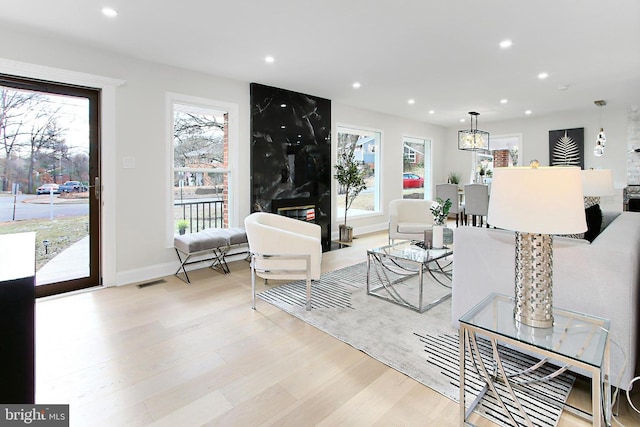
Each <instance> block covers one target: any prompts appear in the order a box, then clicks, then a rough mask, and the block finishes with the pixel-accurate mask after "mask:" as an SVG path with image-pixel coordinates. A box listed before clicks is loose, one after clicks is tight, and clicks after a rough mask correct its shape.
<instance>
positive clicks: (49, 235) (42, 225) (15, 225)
mask: <svg viewBox="0 0 640 427" xmlns="http://www.w3.org/2000/svg"><path fill="white" fill-rule="evenodd" d="M88 224H89V218H88V217H87V216H76V217H67V218H57V219H54V220H50V219H30V220H22V221H9V222H1V223H0V234H11V233H24V232H28V231H35V232H36V271H38V270H40V268H41V267H42V266H43V265H45V264H46V263H47V262H49V260H50V259H52V258H53V257H55V256H56V255H57V254H59V253H60V252H62V251H63V250H65V249H66V248H68V247H69V246H71V245H72V244H74V243H75V242H77V241H78V240H80V239H82V238H83V237H85V236H88V235H89V231H88ZM44 240H49V242H50V243H49V248H48V251H47V252H48V253H45V248H44V245H43V244H42V242H43V241H44Z"/></svg>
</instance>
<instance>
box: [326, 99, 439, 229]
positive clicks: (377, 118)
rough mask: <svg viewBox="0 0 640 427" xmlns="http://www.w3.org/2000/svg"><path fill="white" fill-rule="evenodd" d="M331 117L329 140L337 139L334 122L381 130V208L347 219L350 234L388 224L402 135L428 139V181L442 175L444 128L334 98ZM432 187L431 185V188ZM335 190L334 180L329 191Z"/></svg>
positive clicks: (396, 193) (397, 187) (397, 188)
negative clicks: (429, 152) (361, 107)
mask: <svg viewBox="0 0 640 427" xmlns="http://www.w3.org/2000/svg"><path fill="white" fill-rule="evenodd" d="M331 111H332V113H331V114H332V120H333V141H334V143H335V141H337V137H336V129H335V124H336V123H340V124H346V125H358V126H365V127H367V128H372V129H377V130H381V131H382V142H381V148H380V150H381V153H380V158H381V159H382V165H381V168H382V170H381V171H379V173H380V174H381V176H382V180H381V189H380V192H381V194H380V208H381V212H380V213H378V214H372V215H368V216H365V217H359V218H354V219H349V220H348V224H349V225H350V226H352V227H353V228H354V234H356V235H358V234H362V233H367V232H372V231H377V230H385V229H387V227H388V224H387V222H388V220H389V212H388V206H389V202H390V201H391V200H393V199H401V198H402V172H403V163H402V159H403V144H402V137H403V136H412V137H417V138H424V139H428V140H431V147H432V148H431V149H432V156H431V157H432V165H431V166H432V167H431V170H432V171H433V172H432V182H436V180H437V178H438V177H441V176H443V175H446V173H447V172H446V171H447V169H445V167H444V164H445V161H444V160H445V156H446V146H445V128H443V127H441V126H434V125H429V124H426V123H422V122H417V121H414V120H408V119H404V118H402V117H398V116H391V115H388V114H382V113H376V112H372V111H367V110H362V109H359V108H354V107H351V106H348V105H344V104H340V103H337V102H333V103H332V107H331ZM333 155H334V161H333V163H334V164H335V162H336V158H335V156H336V150H335V149H334V150H333ZM434 191H435V188H432V192H434ZM335 193H336V188H335V182H334V187H333V194H335ZM336 210H337V204H336V202H335V200H334V203H333V217H334V218H336ZM341 222H342V219H341V218H338V219H335V220H334V221H333V229H334V232H335V234H334V237H336V236H337V230H338V224H340V223H341Z"/></svg>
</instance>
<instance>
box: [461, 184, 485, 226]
mask: <svg viewBox="0 0 640 427" xmlns="http://www.w3.org/2000/svg"><path fill="white" fill-rule="evenodd" d="M464 202H465V203H464V223H465V224H468V216H469V215H471V223H472V225H473V226H474V227H475V226H476V218H477V217H480V227H482V223H483V218H484V217H485V216H487V214H488V212H489V186H487V185H484V184H467V185H465V186H464ZM488 227H489V223H487V228H488Z"/></svg>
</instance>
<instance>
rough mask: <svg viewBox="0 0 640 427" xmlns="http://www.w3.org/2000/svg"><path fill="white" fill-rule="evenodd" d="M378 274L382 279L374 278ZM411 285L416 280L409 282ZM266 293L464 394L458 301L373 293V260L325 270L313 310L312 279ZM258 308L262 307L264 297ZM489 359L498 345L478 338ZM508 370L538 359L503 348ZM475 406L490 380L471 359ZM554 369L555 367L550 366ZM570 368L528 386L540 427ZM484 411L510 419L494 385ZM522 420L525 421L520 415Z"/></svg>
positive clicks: (388, 360) (551, 422)
mask: <svg viewBox="0 0 640 427" xmlns="http://www.w3.org/2000/svg"><path fill="white" fill-rule="evenodd" d="M372 280H376V279H375V278H372ZM406 286H407V287H410V286H411V282H410V281H408V282H407V283H406ZM425 293H426V297H427V299H428V298H433V299H437V298H438V297H440V296H442V293H443V289H442V287H439V286H437V285H435V284H433V283H431V284H429V283H427V284H426V285H425ZM258 297H259V298H260V299H262V300H264V301H266V302H268V303H270V304H272V305H274V306H276V307H278V308H280V309H282V310H283V311H285V312H287V313H290V314H292V315H293V316H295V317H298V318H300V319H302V320H303V321H305V322H307V323H309V324H311V325H313V326H315V327H317V328H319V329H320V330H322V331H324V332H326V333H328V334H330V335H332V336H334V337H336V338H338V339H340V340H341V341H343V342H345V343H347V344H349V345H351V346H353V347H355V348H357V349H359V350H361V351H363V352H365V353H367V354H368V355H370V356H371V357H373V358H375V359H377V360H379V361H381V362H382V363H385V364H386V365H388V366H390V367H391V368H394V369H396V370H398V371H400V372H402V373H404V374H406V375H408V376H410V377H411V378H414V379H415V380H417V381H419V382H421V383H422V384H424V385H425V386H427V387H430V388H432V389H434V390H435V391H437V392H439V393H441V394H443V395H444V396H446V397H448V398H450V399H452V400H454V401H458V400H459V388H458V387H459V364H458V360H459V347H458V345H459V344H458V331H457V329H454V328H453V327H452V326H451V319H450V317H451V314H450V313H451V312H450V301H445V302H443V303H442V304H439V305H437V306H435V307H433V308H432V309H430V310H428V311H426V312H425V313H423V314H419V313H417V312H415V311H412V310H409V309H407V308H404V307H401V306H399V305H396V304H392V303H390V302H387V301H384V300H381V299H379V298H375V297H372V296H368V295H367V294H366V263H361V264H357V265H354V266H351V267H347V268H344V269H340V270H336V271H333V272H329V273H325V274H323V275H322V277H321V278H320V280H319V281H315V282H313V285H312V307H313V308H312V310H311V311H306V310H305V283H304V281H296V282H292V283H286V284H283V285H280V286H277V285H274V286H273V288H271V289H269V290H267V291H264V292H262V293H260V294H258ZM257 308H258V310H259V309H260V306H259V304H258V307H257ZM478 344H479V347H480V349H481V350H480V351H481V352H482V353H483V359H485V360H487V361H488V360H489V358H490V357H491V355H492V351H491V347H490V344H489V343H488V342H486V341H483V340H479V341H478ZM500 352H501V355H502V358H503V362H504V363H505V369H506V370H507V372H513V371H515V370H518V369H522V368H523V367H526V366H530V365H532V364H533V363H534V360H533V359H532V358H530V357H528V356H526V355H523V354H521V353H519V352H517V351H515V350H512V349H509V348H501V349H500ZM466 366H467V371H465V372H467V373H466V374H465V376H466V379H467V405H468V404H469V402H470V401H471V400H472V399H471V398H470V396H471V395H475V394H477V393H478V391H479V390H480V389H481V388H482V386H483V383H482V380H481V379H480V378H479V377H478V375H477V374H476V373H475V372H474V371H473V368H472V365H471V363H470V360H468V361H467V365H466ZM545 369H548V370H549V372H550V371H551V370H552V369H553V367H546V368H545ZM574 379H575V376H574V374H572V373H564V374H562V375H561V376H559V377H557V378H555V379H554V380H552V381H550V382H547V383H544V384H540V383H538V384H534V385H531V386H527V387H529V390H527V391H526V393H521V392H517V393H520V394H519V397H520V398H521V399H519V400H521V403H522V402H524V403H523V406H525V410H526V412H527V415H528V416H529V418H530V419H531V421H532V422H533V423H534V425H536V426H540V427H543V426H545V427H546V426H555V425H557V422H558V419H559V417H560V414H561V411H562V403H563V402H565V400H566V398H567V396H568V394H569V392H570V391H571V387H572V384H573V381H574ZM497 388H498V392H499V394H500V395H501V397H503V400H504V401H505V403H507V404H508V406H511V407H512V408H513V403H512V402H511V401H510V400H511V399H510V398H509V396H508V393H507V391H506V389H505V388H504V387H502V386H498V387H497ZM476 411H477V412H479V413H481V414H482V415H484V416H486V417H488V418H489V419H491V420H492V421H494V422H496V423H497V424H500V425H505V426H507V425H510V423H509V420H508V418H507V417H506V416H504V415H503V414H502V412H501V408H500V407H499V405H498V403H497V400H496V399H495V397H494V396H492V394H491V392H488V393H487V394H486V395H485V397H484V399H483V400H482V402H481V404H480V405H479V406H478V408H477V409H476ZM516 420H517V421H518V422H519V423H524V421H523V419H522V418H521V417H519V416H517V417H516Z"/></svg>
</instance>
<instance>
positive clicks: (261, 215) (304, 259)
mask: <svg viewBox="0 0 640 427" xmlns="http://www.w3.org/2000/svg"><path fill="white" fill-rule="evenodd" d="M244 226H245V229H246V232H247V240H248V242H249V253H250V256H251V295H252V296H251V308H252V309H254V310H255V308H256V283H255V280H256V275H257V276H259V277H261V278H263V279H265V281H266V280H267V279H278V280H301V279H304V280H306V282H307V283H306V284H307V301H306V304H307V310H311V281H312V280H318V279H319V278H320V273H321V262H322V243H321V228H320V226H319V225H316V224H312V223H308V222H304V221H300V220H297V219H293V218H287V217H285V216H282V215H276V214H272V213H266V212H255V213H252V214H251V215H249V216H248V217H247V218H245V220H244Z"/></svg>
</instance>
